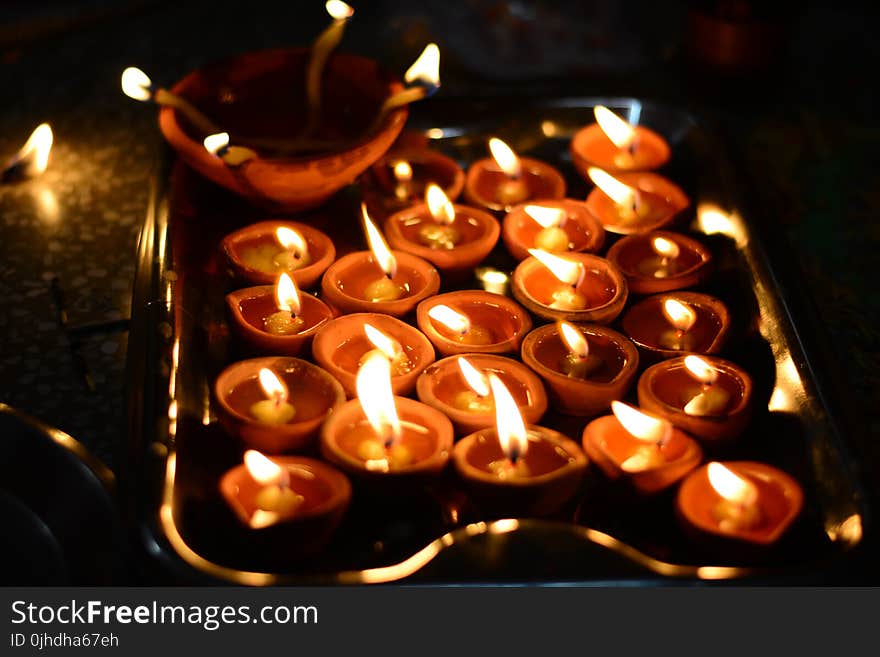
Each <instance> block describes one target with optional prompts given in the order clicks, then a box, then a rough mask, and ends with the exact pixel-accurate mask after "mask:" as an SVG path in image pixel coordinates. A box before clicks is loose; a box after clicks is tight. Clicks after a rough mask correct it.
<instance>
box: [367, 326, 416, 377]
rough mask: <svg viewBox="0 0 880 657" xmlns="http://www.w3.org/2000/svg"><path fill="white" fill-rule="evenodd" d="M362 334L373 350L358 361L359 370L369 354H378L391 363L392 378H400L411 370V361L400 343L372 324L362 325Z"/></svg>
mask: <svg viewBox="0 0 880 657" xmlns="http://www.w3.org/2000/svg"><path fill="white" fill-rule="evenodd" d="M364 333H365V334H366V335H367V340H369V341H370V344H372V345H373V347H375V348H374V349H371V350H370V351H368V352H366V353H365V354H364V355H363V356H362V357H361V359H360V361H358V367H359V368H360V367H361V366H362V365H363V364H364V362H366V360H367V358H368V357H369V356H370V355H371V354H373V353H375V352H379V353H381V354H382V355H384V356H385V357H386V358H387V359H388V360H389V361H391V375H392V376H401V375H402V374H406V373H407V372H410V371H411V370H412V368H413V364H412V361H410V359H409V357H408V356H407V355H406V351H404V349H403V347H401V346H400V343H399V342H398V341H397V340H395V339H394V338H392V337H391V336H389V335H386V334H385V333H383V332H382V331H380V330H379V329H377V328H376V327H375V326H373V325H372V324H364Z"/></svg>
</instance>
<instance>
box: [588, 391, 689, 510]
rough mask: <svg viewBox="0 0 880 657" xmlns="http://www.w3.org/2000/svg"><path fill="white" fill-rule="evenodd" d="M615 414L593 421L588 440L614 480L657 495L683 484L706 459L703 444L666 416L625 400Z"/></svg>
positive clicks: (599, 463)
mask: <svg viewBox="0 0 880 657" xmlns="http://www.w3.org/2000/svg"><path fill="white" fill-rule="evenodd" d="M611 410H612V413H613V414H612V415H603V416H602V417H598V418H596V419H595V420H593V421H592V422H590V423H589V424H588V425H587V426H586V427H585V428H584V432H583V436H582V444H583V448H584V451H585V452H586V453H587V456H589V457H590V459H592V461H593V462H594V463H595V464H596V465H597V466H598V467H599V469H600V470H601V471H602V472H603V473H604V474H605V476H606V477H607V478H608V479H609V480H610V481H612V482H619V483H621V484H623V485H624V486H625V487H626V489H627V490H631V491H633V492H635V493H636V494H639V495H652V494H654V493H658V492H660V491H662V490H664V489H666V488H669V487H670V486H672V485H673V484H675V483H676V482H678V481H680V480H681V479H682V478H683V477H684V476H685V475H686V474H687V473H688V472H690V471H691V470H693V469H694V468H695V467H697V466H698V465H699V464H700V462H701V461H702V460H703V450H702V449H701V448H700V445H699V444H698V443H697V442H696V441H695V440H694V439H693V438H691V437H690V436H689V435H688V434H686V433H685V432H684V431H682V430H681V429H676V428H675V427H673V426H672V424H671V423H670V422H668V421H666V420H664V419H663V418H659V417H656V416H654V415H649V414H647V413H643V412H641V411H639V410H637V409H635V408H633V407H632V406H629V405H627V404H624V403H623V402H620V401H613V402H611Z"/></svg>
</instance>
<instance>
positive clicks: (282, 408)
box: [214, 357, 345, 454]
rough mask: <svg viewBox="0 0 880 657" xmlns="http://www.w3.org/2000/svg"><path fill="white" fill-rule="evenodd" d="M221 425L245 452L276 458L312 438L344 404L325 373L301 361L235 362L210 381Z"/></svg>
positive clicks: (342, 393)
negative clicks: (240, 442)
mask: <svg viewBox="0 0 880 657" xmlns="http://www.w3.org/2000/svg"><path fill="white" fill-rule="evenodd" d="M214 395H215V397H216V399H217V403H218V405H219V416H220V421H221V423H222V424H223V426H224V428H226V430H227V431H228V432H229V433H230V434H232V435H234V436H237V437H238V438H239V439H240V440H241V441H242V442H243V443H244V445H245V446H246V447H249V448H253V449H258V450H260V451H262V452H266V453H270V454H277V453H280V452H286V451H292V450H296V449H301V448H304V447H307V446H308V445H310V444H311V443H312V442H313V441H314V439H315V438H316V436H317V434H318V431H319V430H320V428H321V424H322V423H323V422H324V419H325V418H326V417H327V416H328V415H329V414H330V413H331V412H332V411H333V410H334V409H336V408H337V407H339V406H340V404H342V403H343V402H344V401H345V391H344V390H343V389H342V386H341V385H340V383H339V382H338V381H337V380H336V379H334V378H333V377H332V376H331V375H330V374H329V373H327V372H326V371H324V370H323V369H321V368H320V367H318V366H316V365H312V364H311V363H309V362H308V361H305V360H301V359H299V358H286V357H265V358H251V359H248V360H242V361H238V362H236V363H233V364H231V365H229V366H228V367H226V368H225V369H224V370H223V371H222V372H221V373H220V375H219V376H218V377H217V379H216V381H215V382H214Z"/></svg>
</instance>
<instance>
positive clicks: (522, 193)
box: [489, 137, 529, 205]
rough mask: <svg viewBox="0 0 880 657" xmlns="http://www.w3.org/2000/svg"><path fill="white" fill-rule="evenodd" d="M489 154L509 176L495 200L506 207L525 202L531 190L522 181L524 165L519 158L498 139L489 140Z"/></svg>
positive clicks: (500, 186) (497, 190)
mask: <svg viewBox="0 0 880 657" xmlns="http://www.w3.org/2000/svg"><path fill="white" fill-rule="evenodd" d="M489 152H490V153H491V154H492V159H493V160H495V164H497V165H498V168H499V169H501V170H502V171H503V172H504V173H505V174H507V178H508V179H507V180H505V181H504V182H502V183H501V184H500V185H498V188H497V189H496V190H495V199H496V200H497V201H498V202H499V203H503V204H504V205H513V204H514V203H520V202H522V201H525V200H526V199H527V198H528V197H529V188H528V186H527V185H526V183H525V182H524V181H523V179H522V163H521V162H520V161H519V157H517V155H516V153H514V152H513V149H512V148H511V147H510V146H508V145H507V144H506V143H504V142H503V141H501V140H500V139H498V138H497V137H492V138H491V139H489Z"/></svg>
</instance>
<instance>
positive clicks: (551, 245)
mask: <svg viewBox="0 0 880 657" xmlns="http://www.w3.org/2000/svg"><path fill="white" fill-rule="evenodd" d="M523 210H524V211H525V213H526V214H527V215H528V216H529V217H531V218H532V219H534V220H535V223H537V224H538V225H539V226H541V230H540V231H539V232H538V234H537V235H535V248H536V249H543V250H544V251H568V250H570V249H571V240H569V239H568V233H566V232H565V230H563V228H562V226H563V224H564V223H565V220H566V219H567V218H568V216H567V215H566V213H565V210H563V209H561V208H545V207H543V206H541V205H527V206H526V207H525V208H523Z"/></svg>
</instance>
